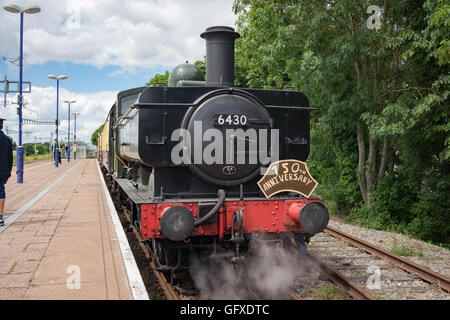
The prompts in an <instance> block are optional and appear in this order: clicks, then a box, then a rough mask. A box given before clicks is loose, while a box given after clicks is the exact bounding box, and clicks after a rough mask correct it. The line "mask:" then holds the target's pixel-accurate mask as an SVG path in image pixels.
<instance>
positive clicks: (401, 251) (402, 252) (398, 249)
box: [391, 245, 423, 257]
mask: <svg viewBox="0 0 450 320" xmlns="http://www.w3.org/2000/svg"><path fill="white" fill-rule="evenodd" d="M391 252H392V253H393V254H396V255H398V256H403V257H412V256H415V257H423V252H422V251H421V250H416V249H413V248H410V247H406V246H403V245H394V246H393V247H392V248H391Z"/></svg>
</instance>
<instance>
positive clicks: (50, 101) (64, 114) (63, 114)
mask: <svg viewBox="0 0 450 320" xmlns="http://www.w3.org/2000/svg"><path fill="white" fill-rule="evenodd" d="M116 95H117V92H115V91H101V92H95V93H75V92H70V91H68V90H66V89H64V88H63V87H62V88H61V87H60V89H59V107H58V109H59V119H60V121H61V125H60V126H59V136H60V140H61V141H65V140H66V139H67V129H68V121H67V118H68V105H67V103H63V101H64V100H76V102H75V103H73V104H71V106H70V108H71V112H80V115H79V116H78V117H77V137H78V140H82V141H85V142H90V138H91V135H92V133H93V132H94V130H95V129H97V128H98V126H99V125H101V124H103V123H104V122H105V119H106V116H107V114H108V112H109V110H110V109H111V107H112V105H113V104H114V101H115V98H116ZM12 97H13V96H12V95H10V98H12ZM24 99H25V102H26V103H27V105H26V107H27V108H29V109H32V110H33V112H32V111H30V110H27V109H23V118H25V119H36V120H41V121H42V120H49V121H55V119H56V87H47V88H42V87H33V91H32V93H29V94H25V95H24ZM9 100H14V99H9ZM16 107H17V105H10V106H8V107H7V108H6V109H5V108H4V107H3V106H0V116H1V117H3V118H6V119H7V121H6V122H5V123H4V129H5V130H3V131H4V132H5V133H6V128H8V129H9V130H14V131H18V117H17V113H16ZM36 112H37V113H38V114H39V117H37V114H36ZM70 127H71V129H70V130H71V133H72V134H73V129H74V122H73V116H71V124H70ZM27 131H31V134H23V142H24V143H26V142H32V141H34V137H35V136H36V137H37V138H39V139H41V141H49V140H50V133H51V132H53V133H54V131H55V125H50V126H48V125H24V126H23V132H27ZM9 135H10V136H12V137H13V139H14V141H16V142H17V141H18V136H17V133H11V134H9Z"/></svg>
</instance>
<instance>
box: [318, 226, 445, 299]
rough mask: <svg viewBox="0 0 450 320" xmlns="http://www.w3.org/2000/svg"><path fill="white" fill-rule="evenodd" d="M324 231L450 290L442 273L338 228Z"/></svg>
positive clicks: (441, 287)
mask: <svg viewBox="0 0 450 320" xmlns="http://www.w3.org/2000/svg"><path fill="white" fill-rule="evenodd" d="M324 232H325V233H327V234H329V235H331V236H333V237H335V238H338V239H341V240H343V241H345V242H347V243H351V244H353V245H355V246H357V247H359V248H362V249H363V250H365V251H367V252H369V253H371V254H374V255H377V256H378V257H380V258H381V259H383V260H385V261H388V262H390V263H393V264H395V265H396V266H398V267H399V268H401V269H403V270H404V271H406V272H409V273H413V274H415V275H417V276H418V277H420V278H421V279H423V280H425V281H427V282H429V283H432V284H435V285H436V286H438V288H440V289H443V290H445V291H447V292H450V279H449V278H447V277H445V276H444V275H442V274H439V273H436V272H434V271H432V270H430V269H428V268H425V267H424V266H421V265H418V264H417V263H414V262H412V261H410V260H408V259H405V258H403V257H400V256H398V255H395V254H393V253H391V252H389V251H387V250H384V249H382V248H379V247H377V246H374V245H373V244H371V243H369V242H367V241H364V240H362V239H358V238H356V237H354V236H352V235H349V234H347V233H345V232H342V231H340V230H338V229H335V228H332V227H327V228H326V229H325V230H324Z"/></svg>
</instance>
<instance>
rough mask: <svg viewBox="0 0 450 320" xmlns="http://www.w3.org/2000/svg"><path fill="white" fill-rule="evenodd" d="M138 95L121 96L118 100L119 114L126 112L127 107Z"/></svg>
mask: <svg viewBox="0 0 450 320" xmlns="http://www.w3.org/2000/svg"><path fill="white" fill-rule="evenodd" d="M138 95H139V94H133V95H131V96H126V97H123V98H122V99H121V100H120V115H121V116H122V115H124V114H125V113H126V112H127V110H128V108H130V107H131V105H133V104H134V103H135V102H136V99H137V97H138Z"/></svg>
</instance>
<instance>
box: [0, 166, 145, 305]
mask: <svg viewBox="0 0 450 320" xmlns="http://www.w3.org/2000/svg"><path fill="white" fill-rule="evenodd" d="M6 196H7V197H6V205H5V212H4V220H5V225H4V226H3V227H0V299H7V300H9V299H33V300H35V299H39V300H41V299H58V300H66V299H89V300H91V299H94V300H104V299H107V300H128V299H148V295H147V292H146V290H145V287H144V284H143V281H142V278H141V276H140V274H139V270H138V269H137V266H136V262H135V261H134V257H133V254H132V252H131V249H130V248H129V246H128V242H127V240H126V236H125V234H124V232H123V229H122V228H121V225H120V221H119V219H118V217H117V213H116V212H115V209H114V206H113V204H112V201H111V199H110V198H109V194H107V191H106V186H105V185H104V181H103V179H102V177H101V173H100V171H99V169H98V165H97V162H96V160H95V159H77V160H76V161H71V162H70V163H67V162H63V163H62V165H60V166H59V167H58V168H55V167H54V166H53V164H52V163H51V161H50V160H49V161H42V162H36V163H32V164H27V165H25V173H24V183H23V184H20V185H19V184H17V183H16V177H15V173H13V176H12V177H11V178H10V179H9V181H8V183H7V184H6Z"/></svg>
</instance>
